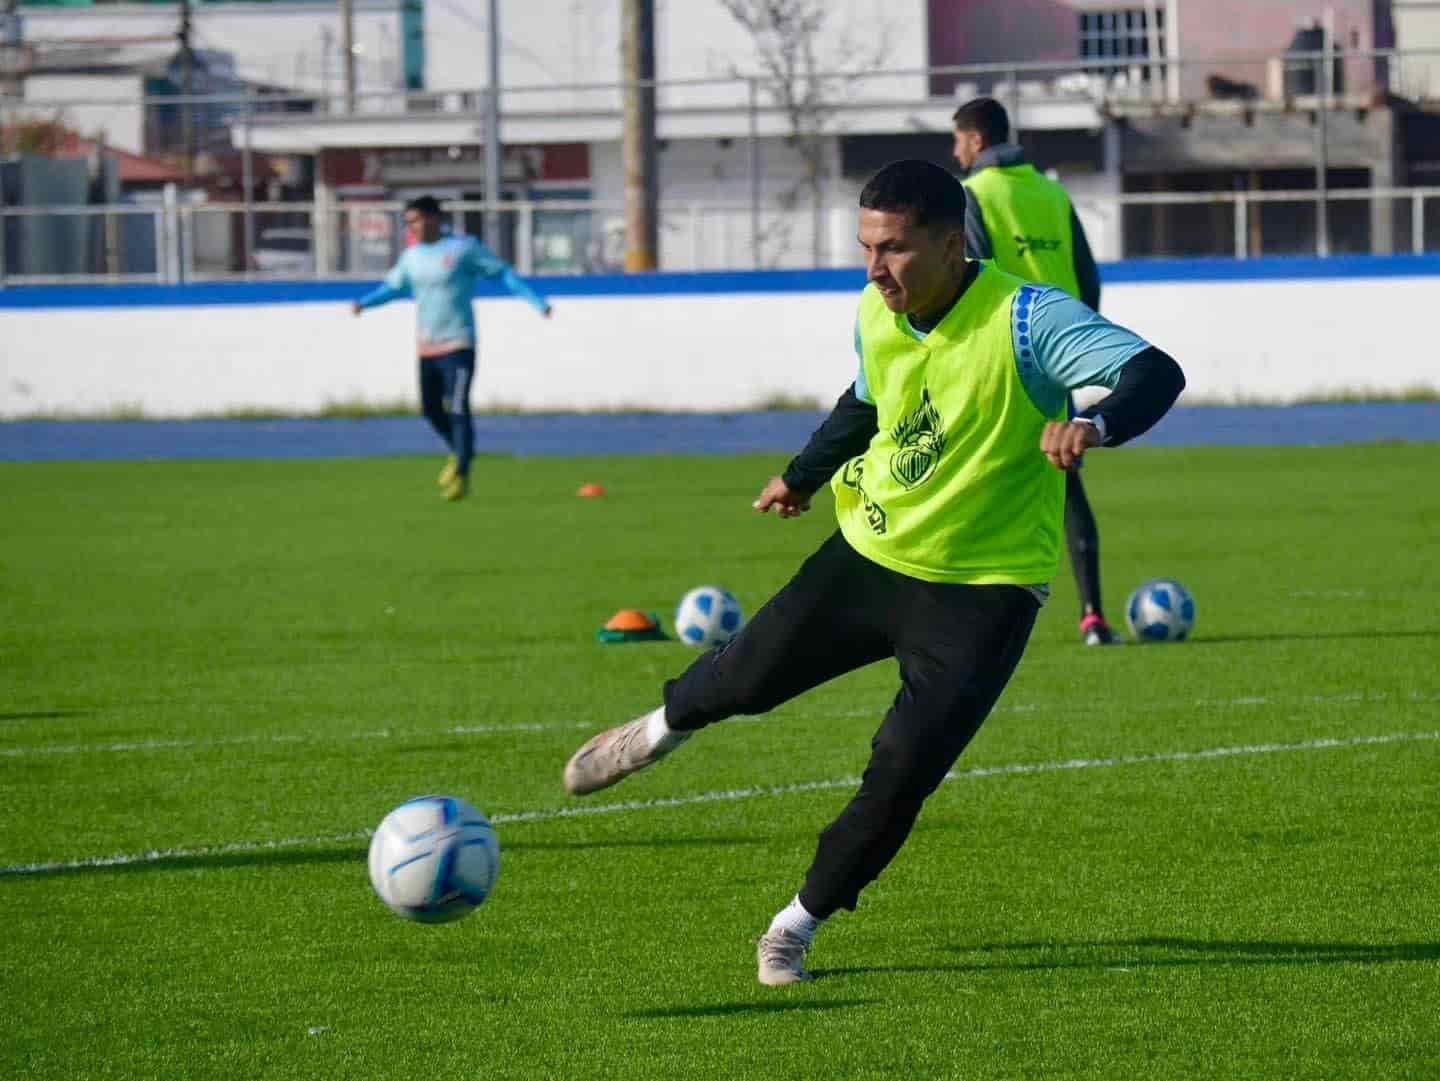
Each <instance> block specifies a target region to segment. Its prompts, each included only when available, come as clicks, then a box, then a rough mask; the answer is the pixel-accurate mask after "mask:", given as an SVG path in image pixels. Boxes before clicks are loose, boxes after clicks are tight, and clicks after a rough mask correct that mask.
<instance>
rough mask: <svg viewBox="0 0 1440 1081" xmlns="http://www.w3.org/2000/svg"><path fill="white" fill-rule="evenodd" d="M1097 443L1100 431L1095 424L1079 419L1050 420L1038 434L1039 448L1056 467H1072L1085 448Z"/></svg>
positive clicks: (1082, 454)
mask: <svg viewBox="0 0 1440 1081" xmlns="http://www.w3.org/2000/svg"><path fill="white" fill-rule="evenodd" d="M1099 445H1100V433H1099V432H1098V431H1096V430H1095V425H1093V424H1086V423H1085V422H1084V421H1081V420H1072V421H1069V422H1067V423H1061V422H1060V421H1054V420H1052V421H1051V422H1050V423H1049V424H1047V425H1045V431H1044V432H1042V433H1041V435H1040V449H1041V450H1042V451H1043V452H1044V453H1045V457H1047V458H1049V459H1050V464H1051V465H1053V466H1054V467H1055V468H1056V469H1074V468H1075V467H1076V466H1077V465H1079V464H1080V459H1081V458H1082V457H1083V456H1084V454H1085V452H1086V451H1087V450H1089V449H1090V448H1091V447H1098V446H1099Z"/></svg>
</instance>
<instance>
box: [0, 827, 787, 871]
mask: <svg viewBox="0 0 1440 1081" xmlns="http://www.w3.org/2000/svg"><path fill="white" fill-rule="evenodd" d="M769 840H770V839H769V838H767V837H657V838H654V839H644V838H641V839H637V840H616V841H513V842H510V843H509V844H506V845H505V846H504V851H505V852H506V853H507V854H509V855H514V854H515V853H516V852H564V851H581V850H584V849H591V848H682V847H690V846H694V847H698V848H726V847H729V846H731V845H763V844H768V843H769ZM367 852H368V847H367V846H366V845H358V846H351V845H342V846H338V847H335V848H319V847H317V848H300V849H293V850H291V849H287V850H284V851H276V850H273V849H272V850H261V851H259V852H205V853H196V854H195V855H179V856H160V857H157V858H156V859H152V860H144V861H140V862H136V863H112V864H103V863H100V864H91V865H86V866H81V867H51V868H47V869H44V870H34V871H26V872H25V873H24V875H23V876H20V875H16V876H15V877H25V878H57V877H60V876H64V875H82V874H92V875H93V874H138V873H141V872H145V871H193V870H201V869H205V868H209V869H215V868H224V867H266V866H274V867H296V866H300V865H302V864H323V863H364V862H365V857H366V853H367Z"/></svg>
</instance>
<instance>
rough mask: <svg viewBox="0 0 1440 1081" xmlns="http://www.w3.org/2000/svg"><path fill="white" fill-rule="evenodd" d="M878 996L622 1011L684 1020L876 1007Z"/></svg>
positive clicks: (636, 1017) (642, 1017) (633, 1017)
mask: <svg viewBox="0 0 1440 1081" xmlns="http://www.w3.org/2000/svg"><path fill="white" fill-rule="evenodd" d="M879 1001H880V1000H879V999H878V998H846V999H836V1000H834V1001H831V1002H813V1001H807V1000H803V999H802V1000H801V1001H799V1002H721V1003H717V1004H716V1005H714V1006H674V1007H672V1008H670V1009H661V1010H632V1011H631V1012H630V1013H626V1014H622V1016H623V1017H625V1018H626V1019H627V1020H630V1021H654V1020H657V1019H667V1018H674V1019H677V1020H679V1019H683V1018H690V1017H733V1016H734V1015H736V1014H741V1013H784V1012H786V1011H790V1010H843V1009H848V1008H849V1007H851V1006H874V1005H876V1004H877V1003H878V1002H879Z"/></svg>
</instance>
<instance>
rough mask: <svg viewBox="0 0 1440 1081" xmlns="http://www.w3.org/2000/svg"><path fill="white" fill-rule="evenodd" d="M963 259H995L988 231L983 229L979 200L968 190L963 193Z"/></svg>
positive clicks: (983, 216) (983, 220)
mask: <svg viewBox="0 0 1440 1081" xmlns="http://www.w3.org/2000/svg"><path fill="white" fill-rule="evenodd" d="M965 258H966V259H994V258H995V246H994V245H993V244H991V243H990V230H989V229H987V228H985V215H984V214H982V213H980V200H979V199H977V198H975V196H974V195H973V194H972V193H971V192H970V190H969V189H968V188H967V189H966V191H965Z"/></svg>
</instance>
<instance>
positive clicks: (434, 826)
mask: <svg viewBox="0 0 1440 1081" xmlns="http://www.w3.org/2000/svg"><path fill="white" fill-rule="evenodd" d="M499 873H500V839H499V838H498V837H496V836H495V828H494V827H493V826H491V825H490V820H489V819H488V818H486V817H485V816H484V815H483V814H481V813H480V812H479V811H477V810H476V809H475V808H474V807H472V806H471V805H470V804H468V803H466V802H465V801H464V800H462V799H456V798H455V797H453V796H421V797H420V798H419V799H412V800H410V801H408V802H406V803H402V804H401V805H400V806H399V807H396V808H395V809H394V810H393V811H391V812H390V813H389V814H388V815H386V816H385V819H384V821H383V822H381V823H380V826H379V828H378V829H376V830H375V835H374V836H373V837H371V838H370V884H371V885H372V886H374V887H375V893H376V894H377V895H378V896H379V897H380V900H382V901H384V902H385V904H387V905H388V906H389V907H390V908H391V910H392V911H394V912H395V913H397V914H398V915H401V916H404V917H405V918H406V919H407V920H417V921H419V922H420V923H449V922H450V921H451V920H458V919H460V917H462V916H465V915H468V914H469V913H470V912H472V911H473V910H474V909H475V907H476V906H477V905H479V904H480V903H481V902H482V901H484V900H485V898H487V897H489V896H490V891H491V890H492V889H494V888H495V877H496V875H498V874H499Z"/></svg>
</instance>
